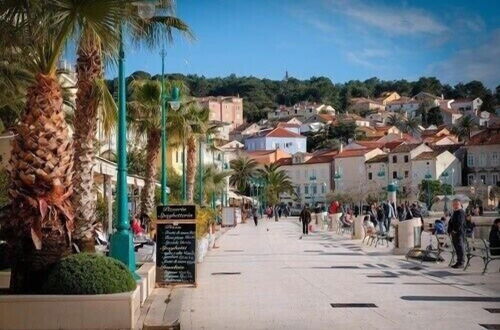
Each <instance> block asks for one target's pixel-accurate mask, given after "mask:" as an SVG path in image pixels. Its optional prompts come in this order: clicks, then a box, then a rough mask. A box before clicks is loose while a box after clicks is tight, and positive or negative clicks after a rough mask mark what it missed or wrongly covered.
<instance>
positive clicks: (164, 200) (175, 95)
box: [160, 49, 181, 205]
mask: <svg viewBox="0 0 500 330" xmlns="http://www.w3.org/2000/svg"><path fill="white" fill-rule="evenodd" d="M166 54H167V53H166V52H165V50H164V49H163V50H162V51H161V52H160V55H161V192H160V201H161V204H162V205H167V204H168V196H167V184H168V173H167V128H166V127H167V113H168V107H167V106H166V105H167V103H168V105H169V106H170V107H171V108H172V110H174V111H177V110H179V108H180V105H181V103H180V101H179V95H180V91H179V88H177V87H174V88H173V89H172V91H171V94H170V95H169V94H168V93H167V92H166V90H165V56H166Z"/></svg>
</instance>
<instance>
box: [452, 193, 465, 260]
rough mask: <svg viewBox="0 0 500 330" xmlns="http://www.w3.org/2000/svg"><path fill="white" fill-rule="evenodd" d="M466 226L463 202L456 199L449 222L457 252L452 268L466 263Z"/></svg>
mask: <svg viewBox="0 0 500 330" xmlns="http://www.w3.org/2000/svg"><path fill="white" fill-rule="evenodd" d="M464 226H465V212H464V210H463V208H462V203H461V202H460V200H458V199H454V200H453V214H452V215H451V219H450V221H449V223H448V234H449V235H450V236H451V242H452V244H453V248H454V249H455V253H456V254H457V262H456V263H455V264H454V265H453V266H451V268H461V267H463V265H464V236H465V230H464Z"/></svg>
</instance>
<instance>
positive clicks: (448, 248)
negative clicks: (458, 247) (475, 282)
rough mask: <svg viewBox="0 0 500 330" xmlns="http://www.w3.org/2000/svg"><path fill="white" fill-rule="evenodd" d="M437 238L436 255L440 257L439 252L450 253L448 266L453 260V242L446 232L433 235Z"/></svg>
mask: <svg viewBox="0 0 500 330" xmlns="http://www.w3.org/2000/svg"><path fill="white" fill-rule="evenodd" d="M434 236H435V237H436V240H437V250H436V252H437V257H438V258H442V256H441V254H443V253H450V254H451V259H450V263H449V264H448V265H449V266H450V265H451V264H453V262H454V261H455V255H456V253H455V249H454V248H453V244H452V243H451V239H450V236H448V235H446V234H436V235H434Z"/></svg>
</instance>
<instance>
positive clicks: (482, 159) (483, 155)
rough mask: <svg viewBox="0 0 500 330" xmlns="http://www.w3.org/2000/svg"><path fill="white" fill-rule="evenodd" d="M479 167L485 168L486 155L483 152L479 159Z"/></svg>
mask: <svg viewBox="0 0 500 330" xmlns="http://www.w3.org/2000/svg"><path fill="white" fill-rule="evenodd" d="M479 163H480V164H479V166H486V154H485V153H484V152H482V153H481V157H480V158H479Z"/></svg>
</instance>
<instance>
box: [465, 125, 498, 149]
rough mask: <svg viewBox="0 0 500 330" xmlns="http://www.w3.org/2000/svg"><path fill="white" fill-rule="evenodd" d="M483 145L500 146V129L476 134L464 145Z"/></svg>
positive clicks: (496, 128)
mask: <svg viewBox="0 0 500 330" xmlns="http://www.w3.org/2000/svg"><path fill="white" fill-rule="evenodd" d="M485 144H500V129H499V128H498V127H495V128H493V129H486V130H484V131H482V132H480V133H477V134H476V135H474V136H473V137H471V138H470V139H469V141H468V142H467V143H466V145H468V146H474V145H485Z"/></svg>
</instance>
